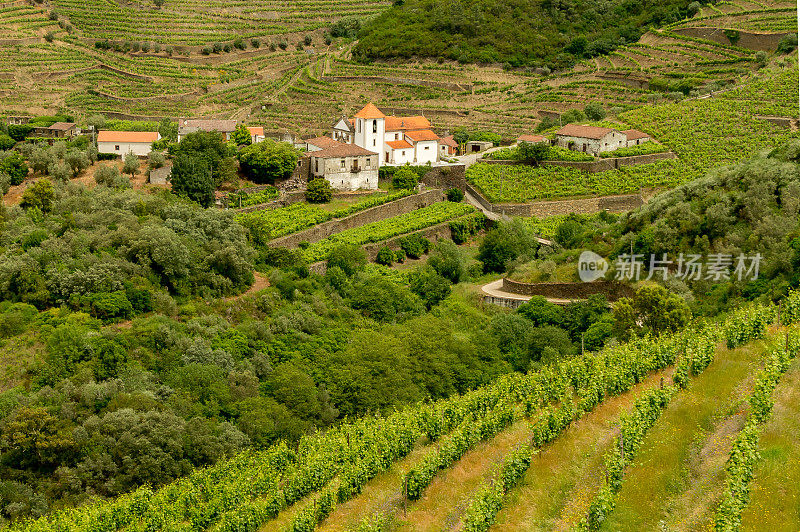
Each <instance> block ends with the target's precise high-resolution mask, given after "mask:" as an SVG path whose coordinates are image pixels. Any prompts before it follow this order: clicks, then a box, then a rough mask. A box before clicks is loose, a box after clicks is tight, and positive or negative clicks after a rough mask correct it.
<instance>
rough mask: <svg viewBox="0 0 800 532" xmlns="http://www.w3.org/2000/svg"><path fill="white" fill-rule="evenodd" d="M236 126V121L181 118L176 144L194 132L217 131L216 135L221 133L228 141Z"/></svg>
mask: <svg viewBox="0 0 800 532" xmlns="http://www.w3.org/2000/svg"><path fill="white" fill-rule="evenodd" d="M237 124H238V122H237V121H236V120H205V119H198V120H195V119H187V118H181V119H180V120H178V142H180V141H181V139H182V138H183V137H185V136H186V135H188V134H189V133H194V132H196V131H217V132H218V133H222V136H223V137H225V140H226V141H228V140H231V134H232V133H233V132H234V130H235V129H236V125H237ZM262 133H263V131H262ZM251 136H252V132H251Z"/></svg>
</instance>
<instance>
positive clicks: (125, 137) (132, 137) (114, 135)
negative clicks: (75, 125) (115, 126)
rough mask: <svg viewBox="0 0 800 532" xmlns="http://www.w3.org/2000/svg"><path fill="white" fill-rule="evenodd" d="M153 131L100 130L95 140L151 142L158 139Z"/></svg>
mask: <svg viewBox="0 0 800 532" xmlns="http://www.w3.org/2000/svg"><path fill="white" fill-rule="evenodd" d="M158 138H159V137H158V133H157V132H155V131H100V132H99V133H98V134H97V142H136V143H141V144H145V143H147V144H152V143H153V142H155V141H157V140H158Z"/></svg>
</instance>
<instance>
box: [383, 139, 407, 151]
mask: <svg viewBox="0 0 800 532" xmlns="http://www.w3.org/2000/svg"><path fill="white" fill-rule="evenodd" d="M386 145H387V146H389V147H390V148H392V149H393V150H401V149H405V148H413V147H414V146H412V145H411V144H409V142H408V141H405V140H390V141H388V142H387V143H386Z"/></svg>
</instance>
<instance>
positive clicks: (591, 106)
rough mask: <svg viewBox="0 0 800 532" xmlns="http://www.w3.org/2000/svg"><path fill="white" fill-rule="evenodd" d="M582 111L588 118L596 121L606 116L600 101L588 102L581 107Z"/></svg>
mask: <svg viewBox="0 0 800 532" xmlns="http://www.w3.org/2000/svg"><path fill="white" fill-rule="evenodd" d="M583 112H584V114H585V115H586V118H588V119H589V120H594V121H597V120H602V119H604V118H605V117H606V110H605V109H604V108H603V104H601V103H600V102H589V103H588V104H586V107H584V108H583Z"/></svg>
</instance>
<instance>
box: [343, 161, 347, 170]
mask: <svg viewBox="0 0 800 532" xmlns="http://www.w3.org/2000/svg"><path fill="white" fill-rule="evenodd" d="M345 167H347V165H346V164H345V160H344V159H342V168H345Z"/></svg>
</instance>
